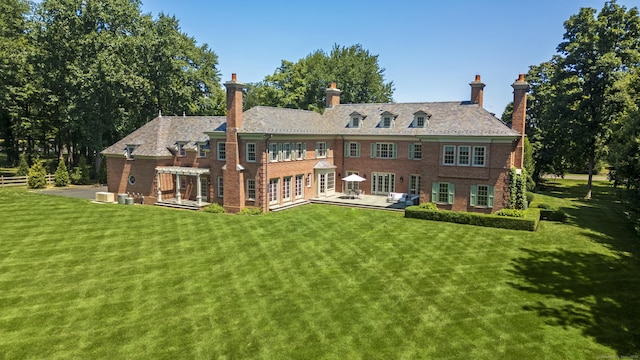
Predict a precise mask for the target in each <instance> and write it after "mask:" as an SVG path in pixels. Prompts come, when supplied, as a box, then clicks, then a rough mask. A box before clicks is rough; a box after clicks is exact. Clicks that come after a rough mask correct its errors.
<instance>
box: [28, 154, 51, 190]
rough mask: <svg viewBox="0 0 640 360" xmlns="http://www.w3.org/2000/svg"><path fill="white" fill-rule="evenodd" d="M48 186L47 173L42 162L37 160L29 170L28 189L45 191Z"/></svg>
mask: <svg viewBox="0 0 640 360" xmlns="http://www.w3.org/2000/svg"><path fill="white" fill-rule="evenodd" d="M46 186H47V172H46V171H45V170H44V166H43V165H42V160H40V159H39V158H36V159H35V160H34V161H33V165H31V168H29V177H28V178H27V187H29V188H30V189H43V188H45V187H46Z"/></svg>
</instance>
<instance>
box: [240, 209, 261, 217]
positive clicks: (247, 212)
mask: <svg viewBox="0 0 640 360" xmlns="http://www.w3.org/2000/svg"><path fill="white" fill-rule="evenodd" d="M238 215H262V209H260V208H257V207H246V208H243V209H242V210H240V212H239V213H238Z"/></svg>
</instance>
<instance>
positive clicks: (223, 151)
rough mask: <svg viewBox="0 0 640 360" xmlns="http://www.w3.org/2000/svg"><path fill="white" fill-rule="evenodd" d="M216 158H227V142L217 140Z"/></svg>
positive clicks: (223, 159)
mask: <svg viewBox="0 0 640 360" xmlns="http://www.w3.org/2000/svg"><path fill="white" fill-rule="evenodd" d="M218 160H220V161H225V160H227V143H226V142H224V141H218Z"/></svg>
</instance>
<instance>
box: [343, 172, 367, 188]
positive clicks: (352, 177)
mask: <svg viewBox="0 0 640 360" xmlns="http://www.w3.org/2000/svg"><path fill="white" fill-rule="evenodd" d="M365 180H367V179H365V178H363V177H362V176H358V175H357V174H351V175H349V176H347V177H345V178H342V181H346V182H347V183H350V182H357V183H359V182H361V181H365ZM343 191H344V190H343Z"/></svg>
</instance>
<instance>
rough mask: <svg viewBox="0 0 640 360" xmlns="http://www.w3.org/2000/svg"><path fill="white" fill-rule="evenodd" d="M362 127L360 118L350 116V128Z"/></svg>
mask: <svg viewBox="0 0 640 360" xmlns="http://www.w3.org/2000/svg"><path fill="white" fill-rule="evenodd" d="M361 125H362V118H361V117H360V116H352V117H351V124H349V127H350V128H359V127H360V126H361Z"/></svg>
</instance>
